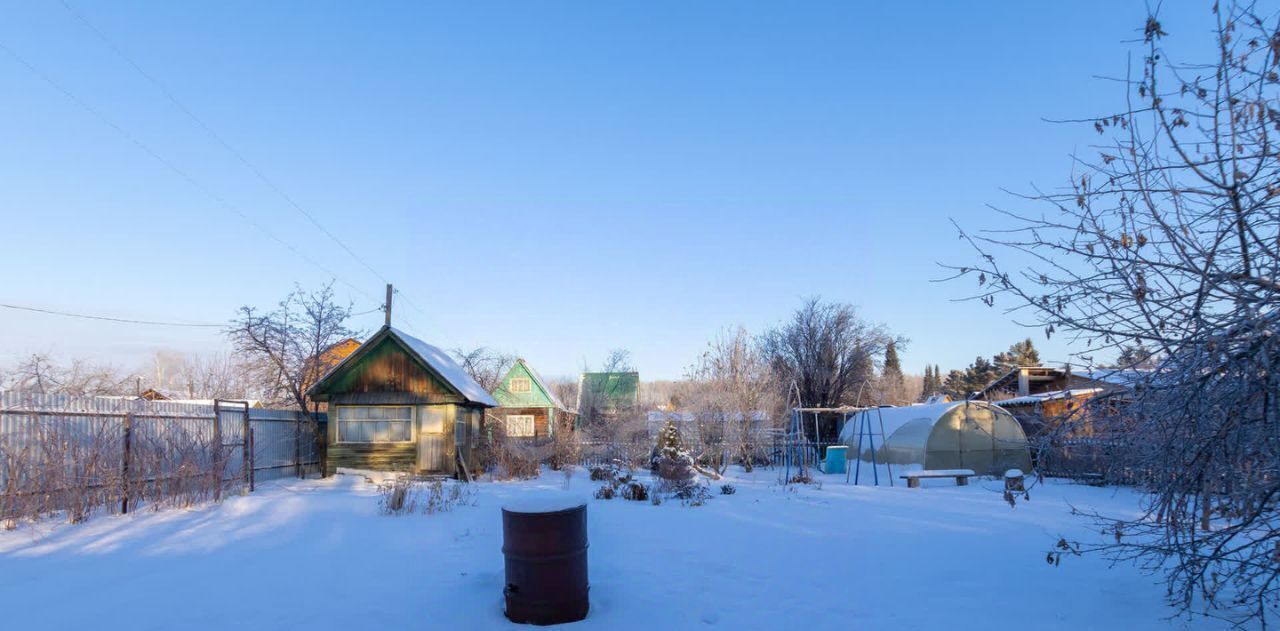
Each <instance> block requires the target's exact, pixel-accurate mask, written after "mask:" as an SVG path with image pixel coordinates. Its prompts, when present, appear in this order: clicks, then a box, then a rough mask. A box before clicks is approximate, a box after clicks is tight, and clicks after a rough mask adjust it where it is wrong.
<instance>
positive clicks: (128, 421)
mask: <svg viewBox="0 0 1280 631" xmlns="http://www.w3.org/2000/svg"><path fill="white" fill-rule="evenodd" d="M132 446H133V412H132V411H128V412H125V413H124V445H123V447H124V448H123V450H122V454H121V457H120V478H121V480H122V484H123V487H124V493H123V494H122V495H121V497H120V513H121V514H125V515H127V514H129V457H130V455H129V452H130V451H131V450H132Z"/></svg>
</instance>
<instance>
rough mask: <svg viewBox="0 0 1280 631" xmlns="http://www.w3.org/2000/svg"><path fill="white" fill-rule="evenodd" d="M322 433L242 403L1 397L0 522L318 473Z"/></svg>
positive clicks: (175, 500) (211, 493)
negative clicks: (319, 437)
mask: <svg viewBox="0 0 1280 631" xmlns="http://www.w3.org/2000/svg"><path fill="white" fill-rule="evenodd" d="M320 420H321V422H323V416H322V417H321V419H320ZM320 427H321V424H320V423H317V422H313V421H312V420H311V419H309V418H308V417H307V416H306V415H305V414H303V413H301V412H298V411H295V410H271V409H255V408H249V407H248V405H247V404H246V403H244V402H239V401H215V402H213V403H212V404H199V403H178V402H171V401H143V400H137V399H132V398H117V397H73V396H66V395H44V394H34V393H27V392H14V391H0V520H12V519H16V518H22V517H38V516H39V515H42V514H47V513H49V512H53V511H62V510H65V511H68V513H69V514H70V517H71V519H72V520H73V521H78V518H83V517H87V516H88V515H89V514H90V513H92V512H94V511H97V510H106V511H109V512H117V511H119V512H128V511H130V510H134V509H136V508H137V507H138V506H140V505H144V504H153V505H157V506H158V505H164V504H177V505H190V504H194V503H198V502H200V501H207V500H215V501H216V500H218V499H221V497H222V496H223V495H224V494H225V493H229V492H238V491H241V490H252V489H253V486H254V485H255V484H256V482H258V481H262V480H269V479H276V478H280V477H287V476H305V475H307V474H311V473H316V472H318V471H319V468H320V453H321V449H322V447H321V446H320V442H319V441H318V440H317V437H318V436H319V435H320V434H319V433H318V432H319V428H320Z"/></svg>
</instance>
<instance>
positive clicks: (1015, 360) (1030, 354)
mask: <svg viewBox="0 0 1280 631" xmlns="http://www.w3.org/2000/svg"><path fill="white" fill-rule="evenodd" d="M991 363H993V364H995V366H996V368H997V372H999V373H1000V374H1002V375H1003V374H1004V373H1007V372H1009V371H1010V370H1013V369H1014V368H1019V367H1022V366H1039V365H1040V352H1039V351H1037V350H1036V346H1035V344H1034V343H1032V341H1031V338H1027V339H1025V340H1022V341H1021V342H1017V343H1015V344H1014V345H1013V346H1010V347H1009V350H1007V351H1005V352H1003V353H1000V354H998V355H996V356H995V357H992V358H991Z"/></svg>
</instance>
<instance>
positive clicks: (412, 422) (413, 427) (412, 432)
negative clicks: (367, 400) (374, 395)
mask: <svg viewBox="0 0 1280 631" xmlns="http://www.w3.org/2000/svg"><path fill="white" fill-rule="evenodd" d="M360 408H381V409H387V408H392V409H401V410H408V412H409V417H408V418H405V419H401V418H396V419H385V418H364V419H355V418H346V419H344V418H342V416H343V410H355V409H360ZM334 416H335V418H334V419H333V421H334V422H335V423H337V426H336V427H335V428H334V429H335V431H334V433H335V435H336V436H337V444H340V445H405V444H410V443H413V442H416V441H417V434H418V428H417V415H416V414H415V413H414V409H413V406H412V405H339V406H336V410H335V414H334ZM343 422H347V423H352V422H356V423H359V422H369V423H378V422H396V423H403V422H408V423H409V439H408V440H373V441H367V440H343V438H342V424H343Z"/></svg>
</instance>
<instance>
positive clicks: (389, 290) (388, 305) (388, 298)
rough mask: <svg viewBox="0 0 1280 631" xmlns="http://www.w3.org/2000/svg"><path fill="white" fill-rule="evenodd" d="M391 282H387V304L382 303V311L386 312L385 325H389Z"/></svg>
mask: <svg viewBox="0 0 1280 631" xmlns="http://www.w3.org/2000/svg"><path fill="white" fill-rule="evenodd" d="M391 293H392V290H391V283H387V304H385V305H383V311H386V312H387V326H391Z"/></svg>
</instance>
